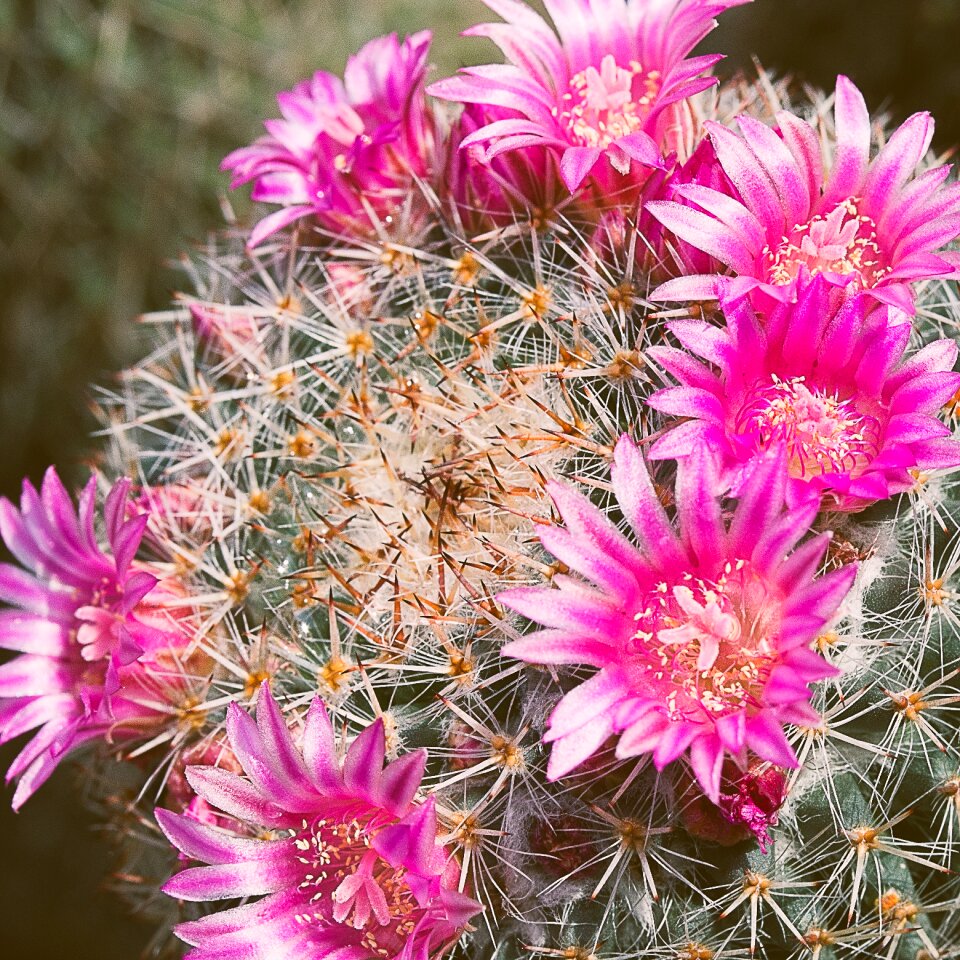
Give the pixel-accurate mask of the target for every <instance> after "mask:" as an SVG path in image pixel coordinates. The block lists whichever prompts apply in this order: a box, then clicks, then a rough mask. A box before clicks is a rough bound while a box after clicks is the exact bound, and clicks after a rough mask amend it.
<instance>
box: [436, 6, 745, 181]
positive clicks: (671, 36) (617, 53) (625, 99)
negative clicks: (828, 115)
mask: <svg viewBox="0 0 960 960" xmlns="http://www.w3.org/2000/svg"><path fill="white" fill-rule="evenodd" d="M484 2H485V3H486V5H487V6H488V7H490V9H491V10H493V11H494V12H495V13H497V14H499V15H500V16H501V17H503V19H504V20H505V21H506V23H484V24H480V25H479V26H476V27H472V28H471V29H470V30H468V31H467V35H469V36H480V37H487V38H489V39H490V40H492V41H493V42H494V43H496V44H497V46H498V47H500V49H501V50H502V51H503V53H504V55H505V56H506V58H507V60H508V61H509V63H508V64H506V65H499V64H495V65H488V66H482V67H469V68H467V69H464V70H462V71H461V72H460V74H459V75H458V76H456V77H451V78H449V79H447V80H441V81H440V82H439V83H435V84H433V86H431V87H430V89H429V92H430V93H431V94H433V96H436V97H440V98H442V99H444V100H453V101H456V102H458V103H478V104H484V105H486V106H488V107H495V108H502V109H504V110H506V111H508V114H507V115H506V116H504V117H502V118H500V119H495V120H491V122H489V123H487V124H486V125H485V126H483V127H481V128H480V129H478V130H476V131H474V132H473V133H472V134H471V135H470V136H468V137H467V138H466V139H464V141H463V144H462V146H463V147H464V148H469V147H470V146H472V145H474V144H484V145H486V153H485V156H486V159H488V160H492V159H493V158H494V157H497V156H500V155H501V154H504V153H508V152H511V151H515V150H527V149H529V148H530V147H541V146H542V147H548V148H549V149H551V150H553V151H554V152H555V153H556V155H557V156H558V158H559V164H560V172H561V175H562V177H563V180H564V183H565V184H566V186H567V188H568V189H569V190H570V191H571V192H573V191H575V190H577V189H578V188H579V187H580V186H581V184H583V183H584V181H585V180H587V178H588V177H590V178H592V179H593V180H594V181H595V183H596V185H597V186H598V187H600V189H601V190H603V191H604V193H605V194H606V195H607V198H609V197H610V196H611V195H612V194H616V193H618V192H620V191H621V190H624V189H629V188H631V187H633V186H635V185H636V181H637V180H638V179H639V180H640V182H642V178H643V176H644V174H643V173H642V172H641V173H638V171H637V169H636V167H635V166H634V165H635V164H637V165H639V167H641V168H648V169H649V168H654V167H659V166H662V164H663V159H662V154H663V153H664V152H665V150H664V145H665V138H666V136H667V133H668V130H669V127H670V125H671V122H672V110H671V108H673V107H674V106H675V105H676V104H678V103H680V102H681V101H683V100H685V99H686V98H688V97H691V96H693V95H694V94H695V93H698V92H699V91H701V90H704V89H706V88H707V87H709V86H711V85H713V84H714V83H715V82H716V81H715V80H714V78H712V77H709V76H704V75H703V74H704V73H705V71H707V70H709V69H710V67H712V66H713V65H714V64H715V63H716V62H717V61H718V60H720V59H722V58H721V57H719V56H703V57H693V58H688V57H689V54H690V51H691V50H693V48H694V47H695V46H696V45H697V44H698V43H699V42H700V41H701V40H702V39H703V38H704V37H705V36H706V35H707V34H708V33H710V31H711V30H713V28H714V27H715V26H716V21H715V20H714V19H713V18H714V16H715V15H716V14H718V13H722V12H723V11H724V10H726V9H727V8H728V7H732V6H737V5H739V4H741V3H745V2H747V0H666V2H661V3H650V2H649V0H546V2H545V6H546V8H547V11H548V13H549V14H550V16H551V18H552V19H553V22H554V24H555V26H556V33H554V31H553V30H552V29H551V28H550V26H549V25H548V24H547V23H546V21H545V20H543V19H542V18H541V17H540V16H539V15H538V14H536V13H535V12H534V11H533V10H531V9H530V8H529V7H528V6H526V5H525V4H523V3H520V2H517V0H484Z"/></svg>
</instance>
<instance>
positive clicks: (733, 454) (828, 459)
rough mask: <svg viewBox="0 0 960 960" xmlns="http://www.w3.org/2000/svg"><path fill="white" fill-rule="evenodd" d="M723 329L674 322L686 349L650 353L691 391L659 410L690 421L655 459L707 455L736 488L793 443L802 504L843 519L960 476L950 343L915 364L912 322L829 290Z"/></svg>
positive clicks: (808, 290)
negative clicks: (942, 472) (920, 485)
mask: <svg viewBox="0 0 960 960" xmlns="http://www.w3.org/2000/svg"><path fill="white" fill-rule="evenodd" d="M893 314H894V315H895V316H896V315H897V314H896V311H893ZM899 316H902V315H899ZM726 319H727V323H726V326H725V327H723V328H718V327H715V326H712V325H710V324H707V323H705V322H703V321H699V320H681V321H677V322H674V323H671V324H669V329H670V330H671V331H672V333H673V334H674V336H676V338H677V339H678V340H679V341H680V343H681V345H682V346H683V347H684V348H685V349H683V350H679V349H676V348H673V347H654V348H652V349H651V350H650V351H649V355H650V358H651V359H653V360H655V361H657V362H658V363H659V364H660V365H661V366H662V367H663V368H664V369H665V370H667V371H669V373H670V374H672V375H673V376H674V377H675V378H676V379H677V380H678V381H679V384H680V385H679V386H676V387H667V388H666V389H664V390H661V391H659V392H658V393H655V394H654V395H653V396H652V397H651V398H650V399H649V401H648V402H649V403H650V405H651V406H652V407H654V409H656V410H659V411H660V412H661V413H665V414H669V415H672V416H678V417H684V418H689V419H686V420H685V421H684V422H683V423H681V424H679V425H678V426H676V427H674V428H673V429H671V430H670V431H669V432H668V433H667V434H666V435H665V436H664V437H662V438H661V439H660V440H658V441H657V443H656V444H655V445H654V447H653V449H652V450H651V454H650V455H651V457H652V458H654V459H664V458H674V457H684V456H687V455H689V454H690V453H691V452H692V451H693V450H694V449H696V448H697V447H699V446H700V445H702V444H706V445H707V446H709V447H710V449H711V450H714V451H716V453H717V454H718V456H719V457H720V458H721V460H722V469H723V470H724V471H726V472H728V473H729V475H728V477H727V479H728V481H729V482H730V483H732V484H733V485H734V486H736V485H737V482H738V481H737V479H736V474H738V473H740V472H742V470H743V469H744V468H745V467H747V466H749V464H750V463H751V462H752V461H753V460H755V459H756V458H757V457H758V456H763V454H764V451H766V450H767V449H768V448H769V447H770V446H772V445H781V444H783V445H786V449H787V462H788V469H789V473H790V492H791V497H792V498H793V499H796V498H798V497H802V496H803V495H804V491H807V492H808V493H809V492H812V493H814V494H815V495H816V496H817V497H818V498H819V497H820V496H823V497H824V498H825V505H829V506H830V507H832V508H834V509H838V510H844V511H853V510H861V509H863V508H864V507H866V506H868V505H869V504H871V503H875V502H876V501H878V500H884V499H886V498H887V497H891V496H893V495H895V494H897V493H902V492H904V491H906V490H909V489H910V488H911V487H912V486H913V485H914V478H913V477H912V476H911V474H910V471H911V470H915V469H920V470H932V469H941V468H948V467H954V466H957V465H958V464H960V443H958V442H957V441H955V440H954V439H952V437H951V436H950V433H951V431H950V429H949V428H948V427H947V426H946V425H945V424H943V423H942V422H941V421H940V420H939V419H938V418H937V414H938V412H939V411H940V408H941V407H942V406H943V405H944V404H945V403H946V402H947V401H948V400H950V398H951V397H952V396H953V395H954V394H955V393H956V391H957V389H958V388H960V374H956V373H952V372H951V370H952V368H953V365H954V363H955V361H956V358H957V345H956V344H955V343H954V342H953V341H951V340H938V341H937V342H935V343H931V344H929V345H928V346H926V347H924V348H923V349H922V350H920V351H918V352H917V353H916V354H914V355H913V356H912V357H911V358H910V359H904V353H905V351H906V349H907V345H908V342H909V339H910V327H911V325H910V323H909V322H904V323H894V322H892V318H891V309H890V308H888V307H886V306H883V305H879V304H877V303H876V301H875V300H873V299H872V298H871V297H868V296H865V295H861V296H857V297H845V296H843V294H842V293H841V292H840V291H838V290H837V288H836V287H833V286H832V285H831V284H830V283H829V282H828V281H827V280H826V278H824V277H815V278H814V279H813V281H811V282H810V283H808V285H807V286H806V287H805V288H803V289H801V291H800V293H799V299H798V301H797V303H795V304H778V305H777V307H776V308H775V309H774V310H773V311H772V312H771V313H770V314H769V316H767V318H766V319H765V321H763V322H761V320H760V319H759V318H758V316H757V314H756V313H755V312H754V310H753V308H752V307H751V306H750V305H749V303H748V302H747V301H745V300H741V301H738V302H737V303H735V304H732V305H728V306H727V308H726ZM691 354H693V355H695V356H692V355H691ZM698 358H703V359H702V360H701V359H698ZM704 361H706V362H704Z"/></svg>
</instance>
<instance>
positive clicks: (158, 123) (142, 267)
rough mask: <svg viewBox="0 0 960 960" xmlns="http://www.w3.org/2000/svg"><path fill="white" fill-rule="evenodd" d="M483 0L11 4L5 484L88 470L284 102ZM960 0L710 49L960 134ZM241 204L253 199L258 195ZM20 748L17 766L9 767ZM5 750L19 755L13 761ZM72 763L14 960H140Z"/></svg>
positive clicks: (0, 843)
mask: <svg viewBox="0 0 960 960" xmlns="http://www.w3.org/2000/svg"><path fill="white" fill-rule="evenodd" d="M483 13H484V9H483V7H482V5H481V4H480V3H479V2H477V0H419V2H416V0H309V2H307V0H259V2H253V0H99V2H96V0H0V432H2V436H0V451H2V455H0V492H2V493H4V494H7V495H8V496H9V495H13V494H14V493H15V492H16V490H17V487H18V485H19V480H20V478H21V477H22V476H24V475H29V476H31V477H33V478H34V479H36V478H39V476H40V475H41V473H42V470H43V468H44V467H45V466H46V464H48V463H51V462H56V463H58V464H60V465H62V466H63V467H65V468H67V470H66V472H67V473H70V472H71V469H72V470H73V477H74V478H78V477H79V476H80V475H81V473H82V471H81V469H80V465H81V464H82V459H83V456H84V453H85V450H86V440H85V434H86V432H87V431H88V430H89V428H90V426H91V421H90V420H89V418H88V414H87V405H86V396H87V392H86V385H87V384H88V383H90V382H91V381H96V380H101V381H102V380H104V379H106V378H107V377H108V376H109V375H110V371H114V370H116V369H118V368H120V367H122V366H123V365H124V363H126V362H129V361H130V360H132V359H133V358H134V357H135V356H136V351H137V331H136V327H135V326H134V325H133V324H132V323H131V322H130V321H131V318H133V317H135V316H136V315H137V314H138V313H140V312H142V311H145V310H150V309H157V308H160V307H163V306H165V305H166V303H167V300H168V298H169V295H170V293H171V291H172V290H173V289H175V288H176V286H177V284H178V283H179V282H180V281H179V277H178V276H177V275H176V273H175V271H174V270H173V269H171V265H170V264H171V261H172V260H175V258H176V257H177V255H178V253H179V251H180V250H181V249H183V248H184V247H186V246H189V245H190V244H191V243H192V242H194V241H198V240H202V239H203V237H204V236H205V235H206V234H207V232H208V231H210V230H213V229H216V228H217V227H218V225H219V224H220V223H221V213H220V209H219V198H220V196H221V194H222V193H223V192H224V191H225V189H226V178H225V177H224V176H223V175H222V174H220V173H219V172H218V164H219V161H220V159H221V158H222V157H223V156H224V154H226V153H227V152H228V151H229V150H231V149H233V148H234V147H235V146H238V145H240V144H243V143H246V142H248V141H249V140H251V139H253V138H254V137H255V136H256V135H257V134H258V133H259V131H260V121H261V119H262V118H263V117H266V116H273V115H275V106H274V103H273V95H274V94H275V92H276V91H278V90H280V89H283V88H286V87H289V86H292V84H293V83H294V82H296V81H297V80H298V79H300V78H302V77H304V76H306V75H308V74H309V73H311V72H312V71H313V70H315V69H317V68H321V67H323V68H327V69H331V70H336V71H339V70H341V69H342V66H343V62H344V60H345V58H346V56H347V54H348V53H349V52H351V51H352V50H354V49H355V48H356V47H358V46H359V45H360V44H361V43H362V42H363V41H364V40H365V39H368V38H370V37H372V36H375V35H377V34H379V33H383V32H386V31H389V30H399V31H412V30H417V29H421V28H423V27H426V26H429V27H431V28H432V29H433V30H434V32H435V34H436V38H437V43H436V48H435V56H434V61H435V62H436V63H437V65H438V69H439V70H440V71H443V72H449V71H452V70H454V69H455V68H456V67H457V66H460V65H462V64H464V63H468V62H476V61H478V60H481V59H484V58H485V57H486V55H487V54H486V45H485V44H483V43H480V42H476V41H466V40H456V39H455V38H456V36H457V34H458V32H459V31H460V30H461V29H463V28H464V27H465V26H467V25H469V24H470V23H472V22H476V21H477V20H478V19H483ZM958 37H960V0H912V2H905V0H756V2H755V3H754V4H753V6H750V7H744V8H740V9H737V10H733V11H731V12H730V13H729V14H728V15H727V16H726V17H725V19H724V23H723V25H722V27H721V29H720V31H718V33H717V34H714V36H713V38H711V39H710V40H709V41H708V44H707V49H709V50H711V51H724V52H727V53H729V54H730V55H731V56H730V59H729V60H728V61H727V63H726V65H725V66H724V68H723V69H725V70H733V69H736V68H739V67H744V68H749V67H750V63H751V59H750V58H751V54H756V55H757V56H758V57H759V58H760V59H761V61H762V62H763V63H764V64H765V65H766V66H767V67H769V68H771V69H773V70H775V71H778V72H781V73H792V74H794V75H796V76H797V77H798V78H801V79H804V80H808V81H810V82H813V83H817V84H821V85H825V86H830V85H832V83H833V79H834V77H835V75H836V74H837V73H838V72H845V73H848V74H850V75H851V76H852V77H853V78H854V79H855V80H856V81H857V82H858V83H859V84H860V85H861V86H862V87H863V89H864V91H865V92H866V94H867V98H868V101H869V103H870V105H871V107H873V108H881V107H886V108H888V109H889V110H890V112H891V113H892V115H893V116H894V117H895V118H896V119H902V118H904V117H905V116H906V115H908V114H909V113H911V112H913V111H915V110H920V109H930V110H932V111H933V112H934V113H935V115H936V117H937V120H938V133H937V146H938V147H939V149H941V150H947V149H949V148H951V147H952V145H953V144H955V143H957V142H960V49H958V44H957V38H958ZM235 203H236V205H237V208H238V209H240V210H243V209H245V205H244V202H243V200H242V199H241V198H235ZM11 756H12V754H11V751H10V750H9V749H7V750H4V751H0V762H2V761H6V762H9V758H10V757H11ZM6 762H3V763H2V765H3V766H4V767H5V766H6ZM70 781H71V775H70V774H69V773H60V774H59V775H58V776H57V777H55V778H54V780H53V782H52V783H51V784H49V785H48V786H47V787H46V788H45V789H44V790H43V791H42V792H41V794H40V795H39V796H38V797H36V798H35V799H34V800H33V801H32V802H31V803H30V804H29V805H28V806H27V809H26V810H25V811H23V812H22V813H21V814H19V815H18V816H13V815H12V814H10V813H9V812H8V811H7V810H6V807H5V804H3V803H0V838H2V839H0V854H2V856H0V957H2V958H7V957H10V958H13V957H17V958H22V960H136V958H137V957H138V956H139V955H140V952H141V951H142V950H143V948H144V946H145V944H146V942H147V940H148V939H149V935H150V930H149V928H146V927H144V926H142V925H140V924H138V923H137V922H136V921H134V920H131V919H130V918H129V917H128V916H127V914H126V912H125V911H124V909H123V908H122V907H121V906H120V905H119V904H117V903H115V902H114V901H113V899H112V897H111V896H110V895H109V894H108V893H106V892H105V891H104V889H103V887H104V878H105V877H106V876H107V875H108V873H109V870H110V864H109V850H108V847H107V845H106V844H105V843H104V842H103V839H102V837H101V836H100V835H99V834H97V833H96V832H94V827H95V825H94V823H93V821H92V819H91V818H90V817H89V816H88V815H87V814H85V813H84V812H83V810H82V809H81V808H80V804H79V803H78V801H77V799H76V797H77V792H76V791H75V790H74V789H73V786H72V784H71V782H70Z"/></svg>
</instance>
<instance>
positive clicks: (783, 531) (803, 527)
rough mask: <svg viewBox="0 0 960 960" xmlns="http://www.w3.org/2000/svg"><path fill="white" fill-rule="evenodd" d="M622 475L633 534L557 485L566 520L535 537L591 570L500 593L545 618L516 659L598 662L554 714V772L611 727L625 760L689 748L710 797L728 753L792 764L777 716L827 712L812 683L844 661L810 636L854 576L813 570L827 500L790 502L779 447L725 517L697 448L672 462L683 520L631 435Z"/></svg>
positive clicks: (513, 605)
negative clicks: (817, 647)
mask: <svg viewBox="0 0 960 960" xmlns="http://www.w3.org/2000/svg"><path fill="white" fill-rule="evenodd" d="M612 479H613V491H614V493H615V495H616V498H617V502H618V504H619V506H620V509H621V510H622V512H623V514H624V516H625V518H626V520H627V522H628V523H629V525H630V527H631V528H632V530H633V533H634V535H635V538H636V542H632V541H631V540H630V539H628V538H627V537H626V536H624V534H622V533H621V532H620V531H619V530H618V529H617V528H616V526H615V525H614V524H613V523H612V522H611V521H610V520H609V519H608V518H607V517H606V516H605V515H604V514H603V513H602V512H601V511H600V510H599V509H598V508H597V507H595V506H594V505H593V504H592V503H591V502H590V501H589V500H588V499H587V498H586V497H585V496H583V495H582V494H580V493H578V492H576V491H575V490H573V489H571V488H570V487H568V486H565V485H563V484H559V483H551V484H550V485H549V492H550V495H551V496H552V498H553V501H554V503H555V504H556V507H557V510H558V511H559V513H560V515H561V517H562V518H563V520H564V523H565V524H566V529H563V528H561V527H554V526H550V527H547V528H546V529H544V531H543V532H542V533H541V537H540V539H541V542H542V544H543V546H544V547H545V548H546V549H547V550H548V551H549V552H550V553H551V554H553V556H555V557H556V558H557V559H558V560H560V561H561V562H562V563H564V564H566V565H567V566H568V567H569V568H570V569H571V570H573V571H574V572H575V573H577V574H580V576H581V577H582V578H585V579H580V578H578V577H573V576H568V575H565V574H563V575H557V576H555V577H554V579H553V582H554V584H555V587H521V588H517V589H512V590H508V591H506V592H505V593H502V594H500V597H499V600H500V602H501V603H503V604H504V605H505V606H506V607H508V608H510V609H511V610H513V611H515V612H516V613H519V614H521V615H522V616H524V617H526V618H527V619H529V620H532V621H533V622H535V623H538V624H541V625H542V626H543V627H544V628H545V629H542V630H539V631H537V632H535V633H532V634H530V635H529V636H526V637H523V638H521V639H519V640H515V641H513V642H511V643H508V644H507V645H506V646H505V647H504V649H503V653H504V654H505V655H506V656H509V657H516V658H517V659H519V660H524V661H526V662H527V663H538V664H570V665H578V666H583V667H593V668H596V670H597V672H596V673H595V674H594V675H593V676H591V677H590V678H589V679H588V680H586V681H584V682H582V683H580V684H579V685H577V686H575V687H573V689H571V690H570V691H569V692H568V693H567V694H566V695H565V696H564V697H563V698H562V699H561V700H560V702H559V704H558V705H557V706H556V708H555V709H554V711H553V713H552V714H551V716H550V718H549V721H548V725H547V734H546V736H545V737H544V740H545V742H548V743H551V744H552V745H553V747H552V752H551V755H550V761H549V764H548V769H547V775H548V777H549V778H550V779H551V780H556V779H558V778H560V777H563V776H566V775H567V774H569V773H570V772H571V771H573V770H575V769H576V768H577V767H578V766H580V765H581V764H582V763H583V762H584V761H585V760H587V759H588V758H589V757H590V756H592V755H593V754H594V753H595V752H596V751H597V750H599V749H600V748H601V746H602V745H603V744H604V743H605V742H606V741H607V739H608V738H610V737H611V736H614V735H618V736H619V740H618V741H617V745H616V752H617V756H618V757H620V758H628V757H636V756H641V755H644V754H652V756H653V762H654V764H655V766H656V767H657V769H663V768H664V767H665V766H666V765H667V764H669V763H672V762H673V761H675V760H677V759H678V758H679V757H681V756H682V755H683V754H685V753H687V752H688V751H689V760H690V766H691V768H692V771H693V774H694V776H695V777H696V779H697V780H698V781H699V783H700V785H701V787H702V788H703V790H704V792H705V793H706V795H707V796H708V797H709V798H710V799H711V800H712V801H713V802H714V803H717V802H718V800H719V796H720V782H721V771H722V768H723V762H724V758H725V757H728V756H729V757H732V758H734V759H735V760H736V761H737V763H738V764H739V765H740V766H741V767H745V766H746V761H747V752H748V751H751V752H752V753H753V754H755V755H756V756H758V757H760V758H761V759H764V760H769V761H771V762H772V763H775V764H778V765H779V766H784V767H790V766H796V763H797V760H796V756H795V755H794V752H793V750H792V749H791V747H790V745H789V743H788V742H787V738H786V736H785V735H784V732H783V724H785V723H806V724H809V723H814V722H816V720H817V716H816V712H815V711H814V710H813V709H812V708H811V707H810V704H809V700H810V696H811V692H810V687H809V684H810V683H811V682H813V681H815V680H820V679H822V678H825V677H829V676H833V675H834V674H835V672H836V671H835V670H834V669H833V667H831V666H830V665H829V664H828V663H827V662H826V661H825V660H823V659H822V658H821V657H819V656H818V655H817V654H815V653H814V652H812V651H811V650H810V644H811V642H812V641H813V639H814V638H815V637H816V636H817V634H818V633H819V631H820V630H821V629H822V628H823V627H824V626H825V625H826V624H827V623H828V621H829V620H830V619H831V618H832V617H833V616H834V614H835V613H836V611H837V608H838V606H839V604H840V602H841V600H842V599H843V598H844V596H845V595H846V593H847V592H848V590H849V589H850V586H851V583H852V582H853V577H854V575H855V573H856V571H855V569H854V568H853V567H845V568H842V569H840V570H837V571H834V572H832V573H829V574H827V575H826V576H822V577H820V578H819V579H816V578H815V574H816V573H817V571H818V569H819V568H820V563H821V561H822V559H823V555H824V552H825V551H826V548H827V544H828V541H829V534H821V535H819V536H816V537H812V538H810V539H806V540H805V539H804V538H806V537H807V534H808V533H809V531H810V525H811V523H812V522H813V519H814V517H815V516H816V514H817V510H818V505H817V504H816V503H815V502H811V501H809V500H808V501H807V502H806V503H804V504H802V505H799V506H797V507H794V508H789V507H787V506H785V492H786V481H787V475H786V470H785V466H784V454H783V451H782V450H781V451H771V452H770V453H769V454H768V455H767V456H766V457H764V458H762V459H761V460H759V461H758V462H757V463H756V465H755V468H754V469H753V470H752V472H751V473H750V475H749V476H748V477H747V479H746V481H745V483H744V485H743V490H742V492H741V496H740V499H739V502H738V503H737V504H736V506H735V507H734V509H733V512H732V516H731V517H730V519H729V520H727V519H725V513H724V511H723V510H722V508H721V502H720V500H719V499H718V497H717V485H716V478H715V476H714V470H713V466H712V462H711V460H710V459H709V453H708V452H707V451H706V450H705V449H704V448H702V447H701V448H698V449H697V451H695V452H694V453H693V454H691V456H690V457H689V458H687V459H685V460H683V461H681V462H680V464H679V465H678V468H677V482H676V512H677V523H676V525H675V524H674V523H671V521H670V520H669V519H668V517H667V514H666V512H665V511H664V508H663V506H662V505H661V503H660V500H659V498H658V496H657V493H656V490H655V489H654V485H653V482H652V480H651V478H650V475H649V473H648V472H647V468H646V465H645V464H644V461H643V458H642V456H641V454H640V452H639V450H638V449H637V447H636V446H635V445H634V443H633V441H632V440H630V439H629V438H628V437H622V438H621V439H620V442H619V443H618V444H617V447H616V450H615V454H614V464H613V469H612ZM801 541H804V542H802V543H801Z"/></svg>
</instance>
